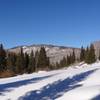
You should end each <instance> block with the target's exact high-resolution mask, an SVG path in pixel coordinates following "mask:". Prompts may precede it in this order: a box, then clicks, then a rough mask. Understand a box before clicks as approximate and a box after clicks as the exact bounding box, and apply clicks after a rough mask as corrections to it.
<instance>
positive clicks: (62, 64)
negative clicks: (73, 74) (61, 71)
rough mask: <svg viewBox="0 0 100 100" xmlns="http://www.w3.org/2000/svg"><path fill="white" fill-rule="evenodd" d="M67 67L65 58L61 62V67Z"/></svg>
mask: <svg viewBox="0 0 100 100" xmlns="http://www.w3.org/2000/svg"><path fill="white" fill-rule="evenodd" d="M65 66H67V60H66V58H65V57H63V59H62V60H61V61H60V67H65Z"/></svg>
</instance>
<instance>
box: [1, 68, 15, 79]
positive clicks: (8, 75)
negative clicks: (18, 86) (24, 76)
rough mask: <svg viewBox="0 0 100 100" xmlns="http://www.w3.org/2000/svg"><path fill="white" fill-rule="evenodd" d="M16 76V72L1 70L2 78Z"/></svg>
mask: <svg viewBox="0 0 100 100" xmlns="http://www.w3.org/2000/svg"><path fill="white" fill-rule="evenodd" d="M12 76H15V74H14V73H13V72H12V71H9V70H8V71H3V72H0V78H7V77H12Z"/></svg>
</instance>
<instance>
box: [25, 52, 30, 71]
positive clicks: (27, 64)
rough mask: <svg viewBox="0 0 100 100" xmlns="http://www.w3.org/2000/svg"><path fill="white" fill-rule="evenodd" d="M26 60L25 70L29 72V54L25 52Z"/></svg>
mask: <svg viewBox="0 0 100 100" xmlns="http://www.w3.org/2000/svg"><path fill="white" fill-rule="evenodd" d="M24 56H25V57H24V62H25V68H24V69H25V72H26V73H27V72H28V66H29V55H28V54H27V53H25V55H24Z"/></svg>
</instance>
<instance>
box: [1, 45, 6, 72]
mask: <svg viewBox="0 0 100 100" xmlns="http://www.w3.org/2000/svg"><path fill="white" fill-rule="evenodd" d="M4 70H6V51H5V50H4V48H3V45H2V44H1V45H0V71H4Z"/></svg>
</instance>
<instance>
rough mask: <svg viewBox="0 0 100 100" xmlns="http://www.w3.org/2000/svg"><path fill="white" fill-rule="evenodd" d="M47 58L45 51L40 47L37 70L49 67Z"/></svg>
mask: <svg viewBox="0 0 100 100" xmlns="http://www.w3.org/2000/svg"><path fill="white" fill-rule="evenodd" d="M48 60H49V58H48V57H47V55H46V51H45V48H44V47H41V49H40V52H39V57H38V64H37V66H38V68H39V69H44V68H48V67H49V61H48Z"/></svg>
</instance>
